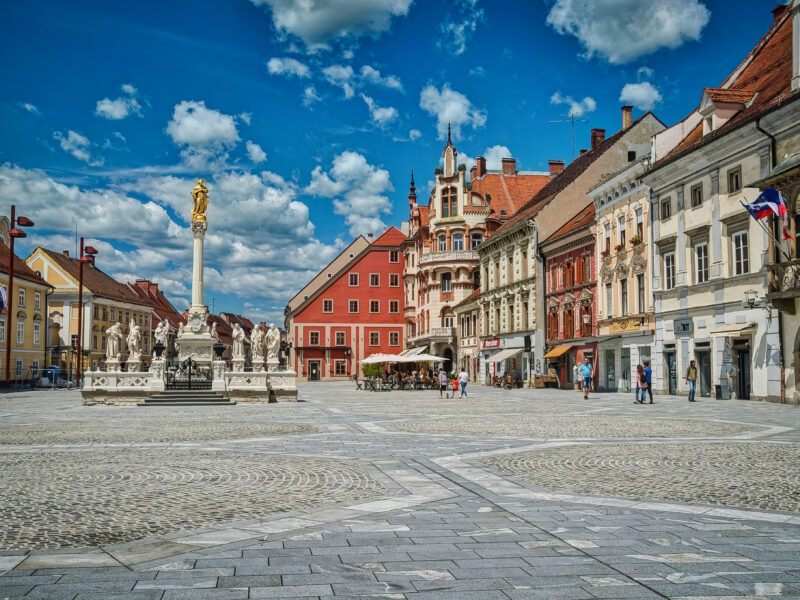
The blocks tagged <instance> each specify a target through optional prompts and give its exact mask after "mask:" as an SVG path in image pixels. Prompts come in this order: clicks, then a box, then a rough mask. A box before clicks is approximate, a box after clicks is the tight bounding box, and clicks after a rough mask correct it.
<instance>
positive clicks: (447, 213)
mask: <svg viewBox="0 0 800 600" xmlns="http://www.w3.org/2000/svg"><path fill="white" fill-rule="evenodd" d="M457 198H458V195H457V194H456V188H454V187H449V188H444V189H443V190H442V218H446V217H455V216H457V215H458V208H457V206H456V204H457V201H458V200H457Z"/></svg>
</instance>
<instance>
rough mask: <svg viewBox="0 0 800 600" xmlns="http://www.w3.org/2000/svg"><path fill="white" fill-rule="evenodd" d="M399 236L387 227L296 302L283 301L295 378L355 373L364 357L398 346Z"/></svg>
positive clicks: (394, 351) (342, 376) (400, 330)
mask: <svg viewBox="0 0 800 600" xmlns="http://www.w3.org/2000/svg"><path fill="white" fill-rule="evenodd" d="M405 239H406V236H405V235H404V234H403V233H402V232H401V231H400V230H398V229H397V228H395V227H392V228H391V229H389V230H387V231H386V232H385V233H384V234H383V235H381V236H380V237H379V238H378V239H376V240H375V241H373V242H372V243H370V244H369V245H368V246H367V247H365V248H364V249H363V250H362V251H361V252H360V253H359V254H357V255H356V256H354V257H353V259H352V260H349V261H348V262H347V263H346V264H345V265H344V267H343V268H341V269H340V270H339V271H337V272H335V273H329V275H330V276H329V278H328V281H327V282H326V283H325V284H324V285H322V286H320V287H319V289H317V290H316V291H314V292H313V293H312V294H311V295H309V297H308V298H307V299H306V300H304V301H303V302H302V304H300V305H299V306H297V307H296V308H295V309H294V310H290V309H289V307H287V310H286V330H287V332H288V334H289V336H290V341H291V342H292V344H293V349H292V350H293V351H292V357H291V361H290V362H291V364H292V367H293V368H294V370H295V371H296V372H297V377H298V379H300V380H304V379H305V380H310V381H319V380H337V379H347V378H349V377H352V375H353V374H354V373H358V374H359V376H360V375H361V372H360V364H361V361H362V360H364V359H365V358H366V357H368V356H370V355H371V354H375V353H382V354H399V353H400V352H401V351H402V350H403V348H404V346H403V343H404V340H403V330H404V318H403V308H404V306H403V287H402V280H403V266H404V265H403V253H402V252H401V251H400V245H401V244H402V243H403V241H404V240H405ZM336 262H337V261H336V260H334V261H333V263H331V264H335V263H336ZM329 267H330V265H328V267H326V269H328V268H329ZM324 270H325V269H323V271H324Z"/></svg>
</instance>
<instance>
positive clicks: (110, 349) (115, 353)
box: [106, 323, 122, 359]
mask: <svg viewBox="0 0 800 600" xmlns="http://www.w3.org/2000/svg"><path fill="white" fill-rule="evenodd" d="M106 336H107V337H108V339H107V342H106V358H107V359H118V358H119V352H120V347H121V346H122V326H121V325H120V324H119V323H114V324H113V325H112V326H111V327H109V328H108V329H106Z"/></svg>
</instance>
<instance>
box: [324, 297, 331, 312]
mask: <svg viewBox="0 0 800 600" xmlns="http://www.w3.org/2000/svg"><path fill="white" fill-rule="evenodd" d="M322 312H324V313H332V312H333V300H331V299H330V298H325V299H324V300H323V301H322Z"/></svg>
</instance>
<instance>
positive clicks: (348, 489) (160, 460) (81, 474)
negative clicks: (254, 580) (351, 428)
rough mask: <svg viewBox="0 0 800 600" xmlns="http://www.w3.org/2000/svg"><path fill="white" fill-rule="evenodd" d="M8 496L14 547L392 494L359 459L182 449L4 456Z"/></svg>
mask: <svg viewBox="0 0 800 600" xmlns="http://www.w3.org/2000/svg"><path fill="white" fill-rule="evenodd" d="M0 489H1V490H2V493H1V494H0V522H2V524H3V525H2V527H0V549H7V550H9V549H25V550H30V549H43V548H61V547H81V546H101V545H108V544H115V543H122V542H128V541H134V540H138V539H141V538H144V537H147V536H151V535H164V534H168V533H175V532H178V531H184V530H189V529H195V528H200V527H208V526H212V525H217V524H223V523H229V522H232V521H241V520H247V519H254V518H259V517H264V516H266V515H269V514H273V513H276V512H282V511H288V510H292V511H294V510H304V509H309V508H314V507H319V506H323V505H329V504H334V503H339V502H346V501H351V500H360V499H366V498H374V497H376V496H383V495H386V494H388V493H389V492H388V490H387V489H386V488H385V487H384V486H383V485H382V484H381V483H380V482H379V481H378V480H377V479H375V478H374V477H373V476H372V475H371V474H370V473H368V472H367V471H366V470H364V469H363V468H361V467H360V466H358V465H356V464H354V463H352V462H347V461H340V460H327V459H318V458H299V457H282V456H277V455H271V454H270V455H267V454H249V453H239V452H219V453H217V452H207V451H191V452H189V451H178V450H127V451H122V450H103V451H102V452H95V451H75V452H48V453H25V452H19V453H10V454H4V455H0ZM254 535H257V534H254Z"/></svg>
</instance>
